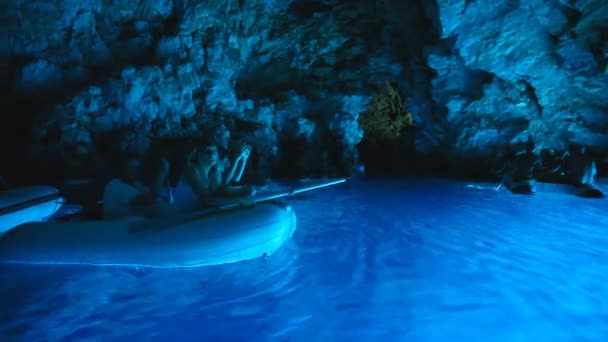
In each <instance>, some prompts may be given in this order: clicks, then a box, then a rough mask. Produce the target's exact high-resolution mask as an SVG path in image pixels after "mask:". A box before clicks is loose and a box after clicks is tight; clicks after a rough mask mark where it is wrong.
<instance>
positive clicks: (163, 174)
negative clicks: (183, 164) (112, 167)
mask: <svg viewBox="0 0 608 342" xmlns="http://www.w3.org/2000/svg"><path fill="white" fill-rule="evenodd" d="M149 164H150V165H149V167H148V169H149V170H151V174H150V175H149V177H148V179H147V178H146V177H145V175H144V173H143V170H141V171H140V174H141V184H140V185H139V194H138V195H137V196H136V197H135V198H133V199H132V200H131V206H134V207H137V206H147V205H154V204H171V203H173V191H172V189H171V182H170V169H171V164H170V163H169V161H168V160H167V159H165V158H163V157H160V158H154V159H153V160H151V162H150V163H149Z"/></svg>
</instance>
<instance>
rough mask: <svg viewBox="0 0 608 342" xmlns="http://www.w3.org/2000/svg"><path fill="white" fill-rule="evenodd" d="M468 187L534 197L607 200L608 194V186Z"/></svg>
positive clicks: (534, 184)
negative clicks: (545, 195)
mask: <svg viewBox="0 0 608 342" xmlns="http://www.w3.org/2000/svg"><path fill="white" fill-rule="evenodd" d="M467 187H468V188H473V189H478V190H497V191H510V192H511V193H514V194H525V195H532V194H535V193H557V194H568V195H574V196H578V197H584V198H597V199H601V198H605V197H606V194H607V193H608V186H606V185H605V184H593V185H578V186H577V185H572V184H563V183H547V182H537V181H530V182H526V181H524V182H518V183H513V184H509V183H507V182H503V183H501V184H499V185H496V184H491V183H478V184H467ZM503 189H504V190H503Z"/></svg>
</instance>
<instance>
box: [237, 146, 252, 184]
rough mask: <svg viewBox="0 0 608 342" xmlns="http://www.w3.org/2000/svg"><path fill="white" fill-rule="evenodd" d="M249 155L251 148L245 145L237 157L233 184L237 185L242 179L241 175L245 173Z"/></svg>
mask: <svg viewBox="0 0 608 342" xmlns="http://www.w3.org/2000/svg"><path fill="white" fill-rule="evenodd" d="M250 153H251V146H249V145H245V146H243V149H242V150H241V155H240V156H239V160H238V161H239V162H240V163H239V165H240V166H239V169H238V172H237V174H236V177H235V178H234V181H235V183H239V182H240V181H241V178H242V177H243V173H244V172H245V167H246V166H247V161H248V160H249V154H250Z"/></svg>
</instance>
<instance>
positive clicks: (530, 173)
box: [505, 139, 541, 183]
mask: <svg viewBox="0 0 608 342" xmlns="http://www.w3.org/2000/svg"><path fill="white" fill-rule="evenodd" d="M535 146H536V144H535V143H534V141H532V139H529V140H528V142H527V143H526V145H525V147H524V148H523V149H520V150H519V151H516V152H515V153H513V155H512V157H511V158H510V160H509V161H508V164H507V167H506V170H505V171H506V172H505V179H506V180H507V181H508V182H511V183H526V182H528V183H529V182H531V181H533V180H534V174H535V171H536V169H537V168H538V167H539V166H540V165H541V160H540V158H539V157H538V156H537V155H536V153H535Z"/></svg>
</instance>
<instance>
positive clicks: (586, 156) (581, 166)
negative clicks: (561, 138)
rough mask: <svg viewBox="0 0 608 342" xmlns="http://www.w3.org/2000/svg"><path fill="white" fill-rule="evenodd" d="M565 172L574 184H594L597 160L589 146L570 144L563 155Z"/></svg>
mask: <svg viewBox="0 0 608 342" xmlns="http://www.w3.org/2000/svg"><path fill="white" fill-rule="evenodd" d="M562 165H563V173H564V175H565V176H566V178H567V179H568V181H569V182H570V183H572V184H574V185H579V186H580V185H593V184H594V183H595V177H596V175H597V167H596V165H595V160H594V159H593V156H592V155H591V153H589V151H588V150H587V147H586V146H584V145H580V144H575V143H572V144H570V146H569V148H568V151H566V153H564V155H563V156H562Z"/></svg>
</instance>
